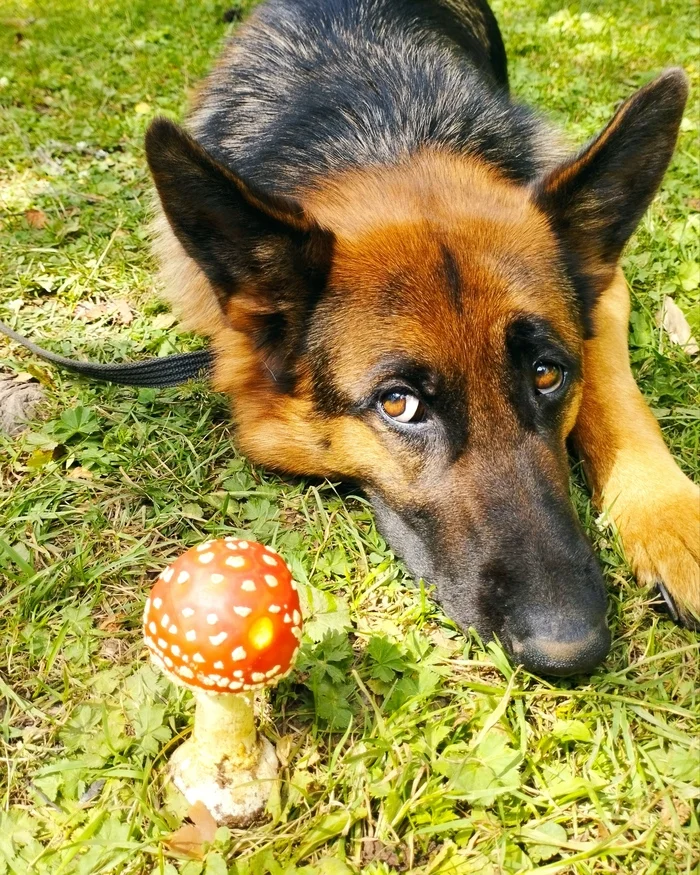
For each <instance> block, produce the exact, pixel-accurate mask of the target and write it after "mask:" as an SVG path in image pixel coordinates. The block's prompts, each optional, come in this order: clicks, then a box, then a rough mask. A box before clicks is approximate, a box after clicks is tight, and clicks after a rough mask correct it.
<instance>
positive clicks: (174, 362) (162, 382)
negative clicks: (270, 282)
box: [0, 322, 213, 389]
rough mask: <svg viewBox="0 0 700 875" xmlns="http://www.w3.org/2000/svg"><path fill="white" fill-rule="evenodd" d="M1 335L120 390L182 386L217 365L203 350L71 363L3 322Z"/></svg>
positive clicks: (55, 362)
mask: <svg viewBox="0 0 700 875" xmlns="http://www.w3.org/2000/svg"><path fill="white" fill-rule="evenodd" d="M0 333H2V334H5V335H7V337H10V338H12V340H16V341H17V343H21V344H22V346H24V347H26V348H27V349H28V350H30V352H33V353H34V355H36V356H38V357H39V358H42V359H44V360H45V361H47V362H51V363H52V364H54V365H57V366H58V367H59V368H65V369H66V370H68V371H73V372H74V373H76V374H81V375H82V376H83V377H90V378H91V379H93V380H104V381H105V382H107V383H118V384H119V385H120V386H141V387H143V388H146V389H164V388H166V387H167V386H179V385H180V383H186V382H187V381H188V380H192V379H195V378H197V377H200V378H201V377H206V376H208V374H209V373H210V372H211V369H212V365H213V359H212V354H211V351H210V350H208V349H202V350H199V351H198V352H180V353H175V354H174V355H166V356H163V357H162V358H153V359H145V360H144V361H142V362H124V363H120V364H116V365H108V364H100V363H99V362H79V361H76V359H69V358H66V357H65V356H62V355H57V354H56V353H55V352H50V351H49V350H48V349H43V348H42V347H40V346H37V344H36V343H32V341H31V340H28V339H27V338H26V337H22V335H21V334H18V333H17V332H16V331H14V330H13V329H12V328H10V326H9V325H6V324H5V323H4V322H0Z"/></svg>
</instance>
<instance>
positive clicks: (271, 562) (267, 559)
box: [262, 553, 277, 565]
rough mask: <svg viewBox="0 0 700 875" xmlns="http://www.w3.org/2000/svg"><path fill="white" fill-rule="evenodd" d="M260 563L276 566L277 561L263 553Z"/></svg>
mask: <svg viewBox="0 0 700 875" xmlns="http://www.w3.org/2000/svg"><path fill="white" fill-rule="evenodd" d="M262 561H263V562H264V563H265V564H266V565H277V560H276V559H275V557H274V556H269V555H268V554H267V553H263V557H262Z"/></svg>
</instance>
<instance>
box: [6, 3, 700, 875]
mask: <svg viewBox="0 0 700 875" xmlns="http://www.w3.org/2000/svg"><path fill="white" fill-rule="evenodd" d="M560 3H561V0H497V2H496V3H495V4H494V5H495V9H496V12H497V14H498V16H499V19H500V22H501V25H502V29H503V32H504V37H505V41H506V45H507V46H508V50H509V55H510V58H511V76H512V81H513V86H514V91H515V93H516V94H518V95H520V96H521V97H522V98H523V99H524V100H526V101H528V102H532V103H535V104H537V105H539V106H541V107H542V108H543V109H544V110H545V111H547V112H548V113H549V114H550V115H551V116H552V117H553V118H554V119H555V120H556V121H558V122H559V123H561V124H562V125H563V126H564V127H565V128H566V130H567V131H568V132H569V133H570V134H571V135H572V137H573V138H574V139H575V140H577V141H582V140H583V139H585V138H586V137H588V136H590V135H591V134H592V133H594V132H595V131H596V130H597V129H599V128H600V127H601V126H602V125H603V124H604V123H605V121H606V120H607V119H608V118H609V116H610V114H611V112H612V110H613V107H614V106H615V105H616V103H617V102H618V101H619V100H620V99H621V98H623V97H624V96H625V95H627V94H629V93H630V92H631V91H632V90H633V89H634V88H636V87H637V86H639V85H641V84H643V83H644V82H645V81H647V80H648V78H650V77H651V75H652V74H653V73H655V72H657V71H658V70H659V69H661V68H662V67H663V66H665V65H668V64H671V63H673V64H683V65H685V67H686V69H687V70H688V72H689V73H691V75H692V76H693V77H694V83H693V84H694V88H695V92H694V94H695V99H694V101H693V102H692V103H691V105H690V106H689V108H688V111H687V115H686V118H685V119H684V121H683V128H682V131H683V133H682V136H681V141H680V145H679V148H678V151H677V154H676V157H675V159H674V161H673V165H672V168H671V170H670V172H669V174H668V176H667V178H666V180H665V183H664V186H663V191H662V192H661V194H660V195H659V197H657V199H656V200H655V202H654V205H653V207H652V208H651V210H650V212H649V214H648V215H647V216H646V217H645V219H644V220H643V223H642V226H641V228H640V230H639V231H638V233H637V235H636V237H635V239H634V241H633V243H632V244H631V246H630V247H629V249H628V251H627V254H626V257H625V264H626V270H627V275H628V277H629V279H630V282H631V284H632V288H633V297H634V312H633V314H632V322H631V326H630V327H631V347H632V356H633V360H634V363H635V367H636V371H637V375H638V378H639V381H640V383H641V385H642V388H643V390H644V393H645V395H646V396H647V398H648V400H649V402H650V404H651V405H652V407H653V408H654V410H655V412H656V415H657V416H658V418H659V420H660V422H661V425H662V427H663V429H664V432H665V434H666V437H667V439H668V441H669V443H670V444H671V446H672V448H673V451H674V453H675V455H676V457H677V458H678V460H679V462H680V464H681V466H682V467H683V468H684V470H686V471H687V472H688V473H690V474H691V475H693V476H695V477H696V478H697V477H698V473H699V472H698V465H699V464H700V454H699V453H698V443H699V436H700V424H699V421H698V413H699V412H700V410H699V408H700V400H699V394H698V389H699V380H698V373H697V370H694V368H693V364H692V363H691V361H690V360H689V359H688V357H687V356H686V355H685V354H684V353H683V352H681V351H679V349H678V348H677V347H674V346H673V345H671V344H670V343H669V340H668V337H667V336H666V335H665V334H662V333H661V332H660V330H659V329H658V328H657V326H656V323H655V320H654V316H655V314H656V312H657V311H658V310H659V307H660V305H661V301H662V299H663V296H664V295H667V294H668V295H671V296H672V297H673V298H674V300H675V301H676V303H677V304H678V305H679V306H680V307H681V308H682V310H683V311H684V312H685V313H686V315H687V316H688V318H689V320H690V322H691V326H692V327H693V330H694V332H695V335H696V336H697V337H700V312H699V311H698V307H697V289H698V269H697V264H695V265H693V263H692V262H693V257H694V255H695V253H696V245H697V232H698V229H699V227H700V221H698V219H699V217H698V213H697V209H698V206H699V203H698V200H697V198H698V190H697V179H698V176H697V159H698V148H697V144H698V139H697V138H698V113H697V109H698V102H697V95H698V93H700V92H699V91H698V84H699V83H698V69H697V64H696V63H695V62H696V61H697V54H696V53H697V41H698V21H697V18H696V14H697V8H693V4H691V3H688V2H687V0H605V2H602V0H588V2H580V3H576V2H572V3H571V5H569V6H567V7H564V8H562V7H561V5H560ZM228 5H230V4H227V3H226V2H225V0H199V2H196V3H195V2H187V0H109V2H106V0H82V2H81V0H43V2H38V0H37V2H31V0H29V2H20V0H0V111H1V115H0V119H1V121H0V156H1V158H2V161H0V263H2V265H3V267H2V284H1V287H0V318H2V319H4V320H5V321H10V322H15V323H16V324H17V325H18V327H19V328H20V330H23V331H25V332H28V333H33V334H34V337H35V338H37V339H41V338H43V339H45V340H46V342H47V344H48V345H50V346H51V347H52V348H53V349H54V350H55V351H57V352H61V353H64V354H68V355H70V354H75V353H78V352H79V353H81V354H84V355H86V356H89V357H91V358H93V359H103V360H106V361H112V360H122V359H128V358H132V357H137V356H141V355H149V354H150V355H153V354H157V353H166V352H169V351H172V350H174V349H176V348H177V349H194V348H196V347H197V346H198V345H199V344H201V341H200V340H198V339H197V338H194V337H191V336H184V335H182V334H180V333H179V332H178V329H177V326H176V324H175V320H174V319H173V317H172V316H171V315H170V314H169V313H168V312H167V310H166V308H165V307H164V306H163V305H162V304H161V303H159V300H158V293H157V290H156V289H154V286H153V275H154V265H153V263H152V260H151V257H150V254H149V247H148V232H147V225H148V214H149V202H150V186H149V181H148V178H147V174H146V165H145V159H144V153H143V133H144V130H145V128H146V125H147V123H148V121H149V119H150V118H151V117H152V116H153V115H154V114H156V113H165V114H168V115H171V116H173V117H175V118H181V117H182V115H183V112H184V110H185V106H186V102H187V97H188V94H190V93H191V92H192V90H193V88H194V87H195V85H196V83H197V81H198V79H199V78H200V77H201V76H202V75H203V74H204V73H205V72H206V70H207V68H208V67H209V65H210V63H211V61H212V59H213V58H214V56H215V55H216V53H217V49H218V46H219V45H220V43H221V40H222V38H223V37H224V35H225V34H226V33H227V32H228V31H229V29H230V28H231V27H235V24H233V25H231V24H226V23H224V21H223V18H222V16H223V13H224V11H225V9H226V8H227V6H228ZM243 6H245V4H243ZM694 198H695V200H694ZM694 210H695V212H694ZM0 356H1V357H2V361H3V364H4V366H5V367H6V368H9V369H10V370H12V371H15V372H18V373H19V372H29V373H31V374H32V375H33V376H34V377H35V378H37V379H38V380H39V381H40V382H41V384H43V387H44V391H45V394H46V401H45V403H44V407H43V418H42V419H41V420H35V421H34V422H33V423H32V424H31V428H30V429H29V430H27V431H26V432H24V433H23V434H22V435H21V436H20V437H17V438H15V439H13V440H7V439H5V440H4V443H3V444H2V446H1V447H0V581H1V584H0V647H1V648H2V655H1V657H0V695H1V696H2V697H3V706H2V709H1V710H0V743H1V745H2V748H1V749H2V754H1V759H0V762H1V764H2V767H1V768H0V793H1V797H0V875H5V873H13V875H23V873H29V872H39V873H56V875H58V873H61V875H68V873H81V875H92V873H103V872H120V873H161V875H175V873H182V875H198V873H204V875H224V873H226V872H227V871H228V872H231V873H234V875H281V873H305V875H347V873H358V872H363V873H368V875H370V873H375V875H379V873H390V872H406V871H409V872H414V873H422V875H428V873H430V875H438V873H454V875H461V873H484V875H497V873H518V872H525V871H535V872H566V873H593V872H595V873H609V872H623V873H635V875H652V873H688V875H690V873H691V872H695V873H697V872H698V868H697V867H698V866H699V865H700V850H699V848H700V827H699V824H698V808H697V805H698V799H699V798H700V793H699V791H698V789H697V780H696V779H697V778H698V771H699V768H700V746H699V745H700V725H699V723H700V721H699V716H700V715H699V708H698V705H699V701H700V693H699V692H698V688H699V684H698V638H697V636H696V635H694V634H692V633H690V632H688V631H683V630H681V629H678V628H676V627H675V626H674V625H673V624H672V623H671V622H670V621H669V620H667V619H663V618H660V617H659V616H658V615H657V614H656V613H654V612H653V611H652V610H651V609H650V608H649V596H648V593H646V592H643V591H641V590H640V589H639V588H638V587H637V586H636V584H635V583H634V581H633V580H632V579H631V577H630V574H629V570H628V568H627V566H626V564H625V561H624V558H623V556H622V555H621V553H620V551H619V549H618V548H617V547H616V543H615V539H614V536H613V534H612V533H611V532H610V531H609V530H608V529H606V527H605V525H604V522H603V521H602V520H599V519H597V518H596V515H595V513H594V512H593V511H592V509H591V507H590V505H589V502H588V498H587V496H586V493H585V491H584V489H583V486H582V481H581V479H580V475H579V474H578V473H576V474H575V477H574V482H573V484H572V492H573V495H574V500H575V502H576V504H577V507H578V508H579V511H580V514H581V517H582V519H583V520H584V523H585V525H586V526H587V529H588V531H589V532H590V535H591V537H592V538H593V540H594V542H595V544H596V547H597V550H598V552H599V554H600V556H601V559H602V563H603V566H604V568H605V572H606V576H607V580H608V583H609V591H610V622H611V626H612V629H613V633H614V639H615V643H614V646H613V650H612V653H611V655H610V657H609V658H608V660H607V661H606V663H605V666H604V667H602V668H600V669H599V670H598V671H597V672H596V673H595V674H594V675H593V676H592V677H590V678H584V679H578V680H577V681H573V680H572V681H568V680H565V681H561V682H559V683H557V684H551V683H547V682H545V681H542V680H540V679H537V678H535V677H532V676H530V675H528V674H527V673H524V672H523V671H513V669H512V668H511V667H510V666H509V664H508V662H507V661H506V659H505V658H504V656H503V654H502V652H501V651H500V650H499V649H498V648H497V647H495V646H494V645H490V646H487V647H484V646H482V644H481V643H480V642H479V641H477V640H476V639H474V638H471V639H465V637H464V636H463V635H462V634H461V633H460V632H459V631H458V630H457V629H456V628H455V627H454V625H453V624H452V623H451V622H450V621H449V620H448V619H447V618H446V617H445V616H444V615H443V614H442V613H441V611H440V610H439V609H438V607H437V606H436V605H435V604H434V603H433V602H432V601H431V599H430V598H429V595H430V593H429V592H428V591H427V590H426V589H425V587H424V586H422V585H418V584H416V583H415V582H414V581H412V580H411V579H409V578H408V576H407V574H406V573H405V571H404V570H403V568H402V566H401V564H400V563H399V562H397V561H396V560H395V559H394V557H393V556H392V554H391V553H390V552H389V550H388V549H387V547H386V544H385V543H384V541H383V539H382V538H381V536H380V535H378V533H377V531H376V529H375V527H374V523H373V520H372V515H371V513H370V511H369V508H368V506H367V504H366V503H365V502H364V501H363V499H362V498H361V497H360V496H355V495H352V494H349V493H348V492H347V490H346V491H341V489H340V486H339V485H338V484H330V483H322V484H313V483H306V482H300V481H294V480H284V479H280V478H278V477H276V476H273V475H270V474H269V473H266V472H265V471H262V470H259V469H256V468H253V467H251V466H250V465H249V464H248V463H247V462H246V461H245V459H243V458H241V457H240V456H239V455H238V454H237V453H236V449H235V436H234V434H233V432H232V429H231V426H230V425H229V423H228V420H227V409H226V403H225V401H224V399H222V398H220V397H217V396H212V395H211V394H210V393H209V392H208V391H207V388H206V386H204V385H194V384H193V385H189V386H187V387H185V388H181V389H171V390H165V391H160V392H156V391H151V390H141V391H138V390H131V389H126V388H119V387H115V386H106V385H98V384H93V383H89V382H86V381H82V380H79V379H75V378H72V377H70V376H68V375H65V374H61V373H59V372H57V371H55V370H54V369H52V368H50V367H49V366H44V365H42V364H39V363H38V362H36V361H35V360H33V359H32V358H31V356H29V355H27V354H25V353H24V352H23V351H22V350H21V349H19V348H18V347H17V346H15V345H10V344H8V343H6V342H5V341H4V340H3V341H0ZM224 534H245V535H246V536H250V537H253V538H256V539H258V540H261V541H264V542H266V543H270V544H273V545H275V546H276V547H277V548H278V549H279V550H280V551H281V552H282V553H283V554H284V555H285V557H286V558H287V559H288V560H289V561H290V563H291V565H292V568H293V571H294V573H295V576H296V577H297V579H298V580H299V581H300V583H301V584H302V590H303V593H302V594H303V597H304V600H305V602H306V608H307V616H308V622H307V626H306V637H305V644H304V648H303V650H302V654H301V659H300V660H299V664H298V668H297V670H296V672H295V673H294V674H293V675H292V676H291V677H290V678H289V679H287V680H285V681H283V682H282V683H281V684H280V685H279V687H277V688H276V689H275V690H274V691H273V692H272V694H271V695H270V696H269V697H268V700H267V702H266V703H265V704H264V705H263V708H262V721H263V725H264V731H265V733H266V735H267V736H268V737H269V738H270V739H271V740H272V741H273V743H275V744H276V745H277V750H278V752H279V756H280V759H281V761H282V765H283V770H282V780H281V784H280V788H279V794H277V795H276V796H275V797H274V798H273V800H272V803H271V819H270V821H269V822H268V823H265V824H264V825H262V826H259V827H257V828H253V829H250V830H248V831H246V832H240V831H238V832H236V831H234V832H232V831H229V830H227V829H224V828H222V829H220V830H219V831H218V832H217V833H216V835H215V837H214V840H213V843H212V844H211V845H210V846H207V849H206V854H205V857H204V859H189V860H188V859H187V858H186V857H182V856H180V857H178V856H175V855H174V853H173V849H172V847H171V845H169V844H168V841H167V839H168V835H169V834H171V833H172V832H173V830H175V829H177V827H178V826H179V825H180V823H181V821H182V818H183V815H184V813H185V812H184V810H183V807H182V805H181V804H179V803H178V802H177V800H176V799H174V798H171V796H170V794H169V792H168V790H167V788H166V789H164V787H163V780H162V775H163V766H164V763H165V760H166V758H167V757H168V755H169V753H170V752H171V751H172V749H173V748H174V746H175V745H177V743H178V742H179V741H180V739H181V738H182V737H183V736H184V735H186V734H187V733H188V732H189V727H190V721H191V717H192V702H191V696H190V694H189V693H187V692H184V691H182V690H178V689H176V688H174V687H173V686H172V685H170V684H168V683H167V682H165V681H164V680H163V679H161V678H160V677H159V676H158V675H157V674H156V673H155V672H154V670H153V669H152V668H151V667H150V665H149V663H148V661H147V659H146V656H145V653H144V649H143V647H142V639H141V631H140V620H141V612H142V609H143V603H144V599H145V595H146V592H147V590H148V588H149V585H150V583H151V581H152V580H153V579H154V576H155V575H156V574H157V572H158V571H159V570H160V569H161V568H162V567H163V566H164V565H165V564H167V563H168V562H169V561H171V560H172V559H173V558H175V556H176V555H177V554H179V553H180V552H181V551H182V550H183V549H184V548H185V547H187V546H191V545H193V544H195V543H197V542H198V541H200V540H203V539H204V538H205V537H210V536H219V535H224ZM171 844H172V843H171ZM194 845H195V846H194V850H195V851H196V850H197V841H195V843H194Z"/></svg>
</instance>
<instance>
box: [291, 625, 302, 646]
mask: <svg viewBox="0 0 700 875" xmlns="http://www.w3.org/2000/svg"><path fill="white" fill-rule="evenodd" d="M292 635H294V637H295V638H298V639H299V640H301V629H300V628H299V627H298V626H292ZM295 652H296V651H295Z"/></svg>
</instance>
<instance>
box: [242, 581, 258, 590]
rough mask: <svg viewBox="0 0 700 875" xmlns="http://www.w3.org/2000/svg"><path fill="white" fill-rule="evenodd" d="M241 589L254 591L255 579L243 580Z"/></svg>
mask: <svg viewBox="0 0 700 875" xmlns="http://www.w3.org/2000/svg"><path fill="white" fill-rule="evenodd" d="M241 589H242V590H243V591H244V592H255V581H253V580H244V581H243V583H242V584H241Z"/></svg>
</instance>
